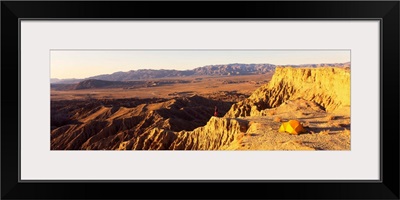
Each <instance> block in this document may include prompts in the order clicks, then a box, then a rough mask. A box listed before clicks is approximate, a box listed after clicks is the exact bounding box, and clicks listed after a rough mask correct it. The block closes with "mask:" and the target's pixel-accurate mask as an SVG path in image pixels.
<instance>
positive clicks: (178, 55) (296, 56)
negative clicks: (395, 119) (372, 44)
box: [50, 50, 350, 79]
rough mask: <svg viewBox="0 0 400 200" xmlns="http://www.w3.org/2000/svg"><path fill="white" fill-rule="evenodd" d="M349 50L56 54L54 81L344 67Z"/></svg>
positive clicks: (54, 57) (53, 59) (79, 52)
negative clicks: (149, 72) (233, 68)
mask: <svg viewBox="0 0 400 200" xmlns="http://www.w3.org/2000/svg"><path fill="white" fill-rule="evenodd" d="M349 61H350V51H349V50H337V51H331V50H329V51H328V50H318V51H317V50H315V51H314V50H313V51H310V50H301V51H295V50H290V51H289V50H280V51H276V50H275V51H271V50H246V51H243V50H237V51H236V50H228V51H227V50H225V51H224V50H213V51H210V50H203V51H199V50H184V51H182V50H180V51H178V50H165V51H159V50H147V51H143V50H142V51H139V50H138V51H132V50H129V51H128V50H114V51H103V50H101V51H100V50H99V51H89V50H85V51H80V50H79V51H78V50H74V51H72V50H68V51H64V50H52V51H51V57H50V62H51V63H50V71H51V78H62V79H64V78H87V77H90V76H95V75H100V74H111V73H114V72H118V71H124V72H125V71H129V70H137V69H176V70H186V69H193V68H196V67H202V66H205V65H215V64H230V63H246V64H251V63H256V64H258V63H270V64H275V65H290V64H291V65H297V64H319V63H343V62H349Z"/></svg>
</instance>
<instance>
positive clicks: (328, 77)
mask: <svg viewBox="0 0 400 200" xmlns="http://www.w3.org/2000/svg"><path fill="white" fill-rule="evenodd" d="M295 99H304V100H308V101H312V102H315V103H317V104H319V105H321V106H322V107H323V108H325V110H326V111H327V112H334V111H335V110H336V109H339V108H341V107H345V106H350V69H349V68H335V67H332V68H330V67H329V68H299V69H296V68H291V67H278V68H276V71H275V74H274V76H273V77H272V79H271V81H270V82H269V83H268V84H266V85H263V86H261V87H260V88H259V89H257V90H256V91H255V92H254V93H253V94H252V95H251V96H250V97H249V98H248V99H246V100H244V101H241V102H238V103H236V104H234V105H233V106H232V108H231V109H230V110H229V111H228V113H227V114H226V115H225V117H245V116H265V115H266V113H265V112H263V110H265V109H266V108H273V107H277V106H279V105H281V104H282V103H283V102H285V101H287V100H295Z"/></svg>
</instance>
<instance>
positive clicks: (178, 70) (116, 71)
mask: <svg viewBox="0 0 400 200" xmlns="http://www.w3.org/2000/svg"><path fill="white" fill-rule="evenodd" d="M345 63H351V61H347V62H324V63H305V64H279V65H277V64H272V63H225V64H209V65H203V66H201V67H194V68H193V69H186V70H177V69H149V68H143V69H136V70H129V71H116V72H113V73H109V74H98V75H94V76H102V75H111V74H115V73H118V72H122V73H126V72H131V71H139V70H149V71H159V70H160V71H161V70H175V71H191V70H194V69H197V68H202V67H208V66H216V65H235V64H244V65H266V64H268V65H274V66H278V67H281V66H301V65H323V64H345ZM94 76H89V77H86V78H52V77H50V79H58V80H66V79H88V78H91V77H94Z"/></svg>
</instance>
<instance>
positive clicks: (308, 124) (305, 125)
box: [301, 121, 310, 128]
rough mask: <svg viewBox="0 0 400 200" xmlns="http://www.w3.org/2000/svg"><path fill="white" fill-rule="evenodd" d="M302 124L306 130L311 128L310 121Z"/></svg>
mask: <svg viewBox="0 0 400 200" xmlns="http://www.w3.org/2000/svg"><path fill="white" fill-rule="evenodd" d="M301 124H302V125H303V127H304V128H310V122H309V121H306V122H303V123H301Z"/></svg>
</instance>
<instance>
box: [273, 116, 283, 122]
mask: <svg viewBox="0 0 400 200" xmlns="http://www.w3.org/2000/svg"><path fill="white" fill-rule="evenodd" d="M274 122H282V119H281V118H280V117H274Z"/></svg>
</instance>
